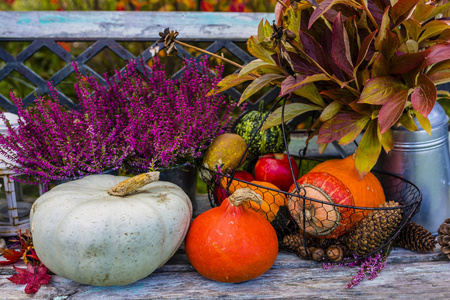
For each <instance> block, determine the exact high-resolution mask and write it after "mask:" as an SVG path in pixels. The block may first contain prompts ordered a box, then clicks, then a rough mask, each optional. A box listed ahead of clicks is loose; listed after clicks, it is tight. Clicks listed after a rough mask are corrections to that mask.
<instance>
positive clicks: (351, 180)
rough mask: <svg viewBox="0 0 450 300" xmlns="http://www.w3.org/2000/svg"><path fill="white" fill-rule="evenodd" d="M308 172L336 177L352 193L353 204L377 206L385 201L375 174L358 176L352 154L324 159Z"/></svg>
mask: <svg viewBox="0 0 450 300" xmlns="http://www.w3.org/2000/svg"><path fill="white" fill-rule="evenodd" d="M310 172H326V173H328V174H331V175H333V176H335V177H337V178H338V179H339V180H340V181H342V183H343V184H344V185H345V186H346V187H347V188H348V189H349V190H350V192H351V193H352V196H353V198H354V201H355V204H354V205H355V206H360V207H379V206H380V205H381V204H384V202H386V196H385V195H384V191H383V187H382V186H381V184H380V182H379V181H378V179H377V178H376V177H375V175H373V174H372V173H370V172H369V173H367V175H366V176H364V177H363V178H362V179H360V178H359V175H358V171H357V170H356V167H355V159H354V157H353V155H350V156H347V157H346V158H344V159H331V160H328V161H324V162H323V163H320V164H318V165H317V166H315V167H314V168H313V169H312V170H311V171H310ZM361 218H362V216H361Z"/></svg>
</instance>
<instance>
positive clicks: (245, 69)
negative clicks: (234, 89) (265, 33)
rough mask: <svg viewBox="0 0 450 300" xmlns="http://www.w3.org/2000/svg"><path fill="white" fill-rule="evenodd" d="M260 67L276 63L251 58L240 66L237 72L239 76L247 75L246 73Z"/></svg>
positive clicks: (271, 65)
mask: <svg viewBox="0 0 450 300" xmlns="http://www.w3.org/2000/svg"><path fill="white" fill-rule="evenodd" d="M262 67H276V65H273V64H269V63H267V62H265V61H263V60H261V59H259V58H257V59H255V60H252V61H251V62H249V63H248V64H246V65H245V66H244V67H242V69H241V71H240V72H239V76H244V75H247V74H249V73H251V72H253V71H255V70H257V69H260V68H262ZM276 68H278V67H276ZM280 74H283V73H282V71H281V70H280Z"/></svg>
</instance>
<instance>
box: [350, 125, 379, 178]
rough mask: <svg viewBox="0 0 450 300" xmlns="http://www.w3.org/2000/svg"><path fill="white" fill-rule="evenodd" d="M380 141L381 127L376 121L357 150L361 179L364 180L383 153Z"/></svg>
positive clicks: (358, 169) (356, 161)
mask: <svg viewBox="0 0 450 300" xmlns="http://www.w3.org/2000/svg"><path fill="white" fill-rule="evenodd" d="M380 139H381V134H380V127H379V126H378V123H377V122H376V120H372V121H371V122H370V123H369V126H368V127H367V129H366V132H365V133H364V135H363V137H362V138H361V141H360V142H359V146H358V149H357V150H356V157H355V166H356V170H357V171H358V174H359V178H360V179H362V178H364V176H366V174H367V173H369V172H370V170H372V168H373V166H375V164H376V163H377V160H378V157H379V156H380V152H381V142H380Z"/></svg>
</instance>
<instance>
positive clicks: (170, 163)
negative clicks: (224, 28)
mask: <svg viewBox="0 0 450 300" xmlns="http://www.w3.org/2000/svg"><path fill="white" fill-rule="evenodd" d="M222 71H223V67H222V66H220V65H219V66H218V67H217V68H216V69H215V70H214V73H212V72H211V70H210V66H209V62H208V60H207V59H206V58H203V59H202V60H201V61H200V62H198V63H197V62H196V61H195V60H194V59H189V60H185V61H184V66H183V68H182V70H181V76H180V77H179V78H178V79H171V78H167V77H166V73H165V71H164V65H163V64H161V63H160V61H159V60H158V59H155V60H154V62H153V67H152V70H151V74H147V73H146V72H144V76H141V75H140V74H139V73H138V72H137V64H136V62H130V63H129V64H128V65H127V71H126V76H122V77H121V79H123V78H124V77H126V80H125V81H122V82H124V84H123V85H122V89H123V90H124V91H126V94H127V95H128V99H129V103H130V108H131V110H132V112H133V113H132V114H133V116H132V118H131V120H130V126H129V128H128V133H129V136H130V137H131V138H132V139H133V141H134V143H135V145H134V151H133V153H132V154H131V155H129V156H128V157H127V159H126V164H127V165H128V167H129V169H130V171H131V172H133V173H138V172H143V171H146V170H148V169H149V168H155V167H156V168H163V169H164V168H171V167H174V166H179V165H183V164H185V163H188V164H193V163H195V161H196V159H198V158H200V157H201V156H202V154H203V152H204V150H206V148H207V147H208V145H210V143H211V142H212V141H213V139H214V138H216V137H217V136H218V135H220V134H222V133H224V132H225V131H226V130H227V127H228V126H229V125H230V123H231V120H232V113H233V110H234V109H235V108H236V107H237V103H235V102H233V101H230V100H229V99H228V98H227V97H226V96H225V95H224V94H216V95H209V94H208V93H209V91H210V90H211V89H215V88H217V84H218V82H219V81H220V80H221V78H222Z"/></svg>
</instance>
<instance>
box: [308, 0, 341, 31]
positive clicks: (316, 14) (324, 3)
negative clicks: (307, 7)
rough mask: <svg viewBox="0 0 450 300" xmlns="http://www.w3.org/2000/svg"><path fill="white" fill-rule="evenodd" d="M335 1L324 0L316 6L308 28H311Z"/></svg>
mask: <svg viewBox="0 0 450 300" xmlns="http://www.w3.org/2000/svg"><path fill="white" fill-rule="evenodd" d="M334 1H335V0H324V1H322V2H320V4H319V7H316V9H315V10H314V12H313V13H312V15H311V17H310V18H309V23H308V28H311V26H312V25H313V24H314V22H315V21H316V20H317V19H318V18H320V16H321V15H323V14H324V13H325V12H326V11H327V10H329V9H330V8H331V7H332V6H333V4H334V3H333V2H334Z"/></svg>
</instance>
